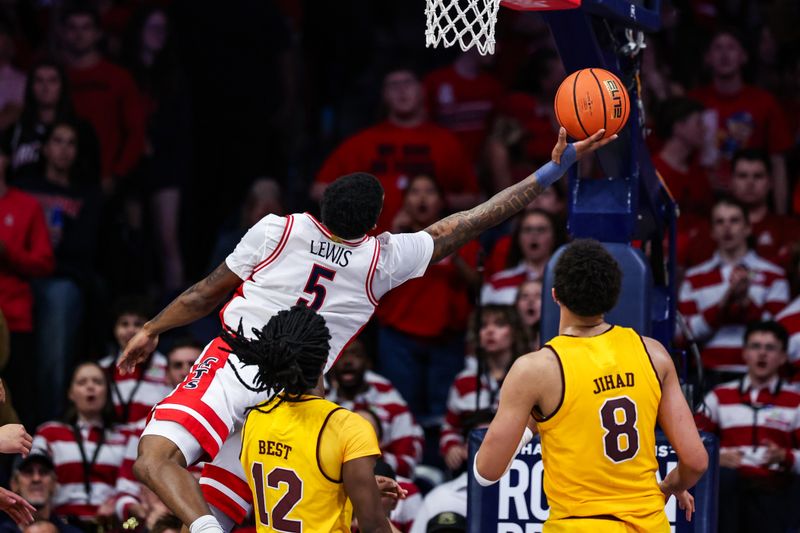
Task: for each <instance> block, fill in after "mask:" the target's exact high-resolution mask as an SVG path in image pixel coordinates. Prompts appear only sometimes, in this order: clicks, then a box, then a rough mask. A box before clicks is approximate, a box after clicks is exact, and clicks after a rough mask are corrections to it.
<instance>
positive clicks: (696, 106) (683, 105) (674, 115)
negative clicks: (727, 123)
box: [656, 96, 705, 141]
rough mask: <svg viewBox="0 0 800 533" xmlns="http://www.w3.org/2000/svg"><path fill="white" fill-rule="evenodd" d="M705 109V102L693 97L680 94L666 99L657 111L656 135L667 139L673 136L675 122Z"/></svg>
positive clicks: (664, 139)
mask: <svg viewBox="0 0 800 533" xmlns="http://www.w3.org/2000/svg"><path fill="white" fill-rule="evenodd" d="M704 109H705V107H703V104H701V103H700V102H698V101H696V100H692V99H691V98H685V97H682V96H680V97H675V98H668V99H667V100H664V101H663V102H662V103H661V105H659V106H658V111H657V113H656V135H658V137H659V139H661V140H663V141H666V140H667V139H669V138H670V137H672V129H673V128H674V127H675V124H677V123H678V122H681V121H683V120H686V119H687V118H688V117H689V116H691V115H692V114H693V113H699V112H701V111H703V110H704Z"/></svg>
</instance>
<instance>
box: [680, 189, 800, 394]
mask: <svg viewBox="0 0 800 533" xmlns="http://www.w3.org/2000/svg"><path fill="white" fill-rule="evenodd" d="M750 232H751V226H750V222H749V221H748V214H747V208H746V207H745V206H744V205H742V204H741V203H740V202H738V201H737V200H734V199H731V198H724V199H722V200H718V201H717V202H716V203H715V204H714V207H713V209H712V210H711V238H712V239H713V240H714V242H716V244H717V250H716V252H715V253H714V257H712V258H711V259H709V260H708V261H706V262H704V263H701V264H700V265H698V266H696V267H694V268H691V269H689V271H688V272H687V273H686V279H684V281H683V283H682V285H681V289H680V295H679V303H678V308H679V310H680V312H681V313H682V314H683V316H684V317H685V318H686V321H687V322H688V324H689V329H690V330H691V333H692V335H693V336H694V338H695V339H696V340H697V341H698V342H700V343H701V345H702V359H703V366H704V367H705V368H706V369H707V370H708V371H709V372H707V377H708V378H709V379H710V381H709V383H710V384H711V385H714V384H716V383H719V382H720V381H723V380H725V379H726V378H727V377H729V376H726V375H725V373H735V374H741V373H743V372H744V371H745V370H746V367H745V366H744V362H743V361H742V355H741V353H742V352H741V349H742V344H741V343H742V334H743V333H744V331H745V324H747V323H748V322H751V321H753V320H766V319H769V318H772V317H774V316H775V315H777V314H778V313H779V312H780V311H781V310H782V309H783V308H784V307H785V306H786V304H787V303H788V301H789V284H788V282H787V281H786V278H785V277H784V273H783V270H782V269H781V268H780V267H778V266H776V265H774V264H772V263H770V262H768V261H767V260H765V259H763V258H761V257H760V256H759V255H758V254H756V253H755V252H754V251H753V250H750V249H749V247H748V242H747V241H748V238H749V237H750Z"/></svg>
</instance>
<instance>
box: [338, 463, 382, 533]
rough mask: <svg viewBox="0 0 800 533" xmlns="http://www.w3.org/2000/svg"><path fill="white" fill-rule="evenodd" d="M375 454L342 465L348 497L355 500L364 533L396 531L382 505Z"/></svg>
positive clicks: (360, 525)
mask: <svg viewBox="0 0 800 533" xmlns="http://www.w3.org/2000/svg"><path fill="white" fill-rule="evenodd" d="M375 459H376V457H375V456H370V457H359V458H358V459H353V460H352V461H347V462H346V463H344V464H343V465H342V481H343V482H344V490H345V492H346V493H347V497H348V498H350V501H352V502H353V512H354V514H355V515H356V518H357V519H358V528H359V530H360V531H362V532H363V533H368V532H369V533H390V532H391V531H394V530H393V529H392V527H391V525H390V523H389V519H388V518H387V517H386V515H385V514H384V512H383V507H382V506H381V495H380V492H379V490H378V484H377V482H376V481H375V474H374V469H375Z"/></svg>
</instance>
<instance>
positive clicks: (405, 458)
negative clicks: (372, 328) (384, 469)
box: [326, 339, 423, 478]
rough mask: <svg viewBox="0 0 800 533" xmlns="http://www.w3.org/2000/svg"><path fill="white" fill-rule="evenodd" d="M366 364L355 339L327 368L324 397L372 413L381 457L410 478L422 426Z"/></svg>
mask: <svg viewBox="0 0 800 533" xmlns="http://www.w3.org/2000/svg"><path fill="white" fill-rule="evenodd" d="M368 367H369V358H368V357H367V351H366V348H365V347H364V343H363V342H361V341H360V340H358V339H355V340H354V341H353V342H351V343H350V345H348V346H347V348H345V349H344V351H343V352H342V355H341V356H340V357H339V360H338V361H336V364H334V365H333V368H331V372H330V374H329V376H330V388H329V390H328V391H327V394H326V397H327V399H328V400H330V401H332V402H335V403H338V404H339V405H341V406H342V407H344V408H346V409H349V410H351V411H356V412H358V411H362V410H365V411H370V412H371V413H373V414H374V416H375V417H376V418H377V420H378V423H379V428H378V430H377V431H376V433H377V434H378V442H379V443H380V447H381V452H382V453H383V460H384V461H385V462H386V463H387V464H388V465H389V466H391V467H392V469H393V470H394V471H395V472H397V474H398V475H401V476H403V477H407V478H411V477H413V476H414V467H415V466H416V464H417V463H418V462H419V460H420V459H422V444H423V433H422V428H420V427H419V425H417V422H416V420H414V415H413V414H411V411H409V409H408V406H407V405H406V402H405V401H404V400H403V398H402V396H400V394H399V393H398V392H397V390H396V389H395V388H394V387H393V386H392V383H391V382H389V380H387V379H386V378H384V377H382V376H380V375H378V374H376V373H375V372H373V371H372V370H369V369H368Z"/></svg>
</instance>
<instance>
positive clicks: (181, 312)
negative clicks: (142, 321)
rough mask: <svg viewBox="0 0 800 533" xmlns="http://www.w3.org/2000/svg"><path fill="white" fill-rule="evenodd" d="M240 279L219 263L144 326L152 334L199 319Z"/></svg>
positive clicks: (235, 285) (225, 295)
mask: <svg viewBox="0 0 800 533" xmlns="http://www.w3.org/2000/svg"><path fill="white" fill-rule="evenodd" d="M241 282H242V280H241V279H239V277H238V276H237V275H236V274H234V273H233V272H231V271H230V269H229V268H228V267H227V265H226V264H225V263H222V264H221V265H219V266H218V267H217V268H216V269H214V271H213V272H212V273H211V274H209V275H208V276H207V277H206V278H205V279H202V280H200V281H198V282H197V283H195V284H194V285H192V286H191V287H189V288H188V289H186V290H185V291H183V293H182V294H181V295H180V296H178V297H177V298H175V299H174V300H172V302H170V303H169V305H167V306H166V307H165V308H164V309H162V310H161V312H160V313H158V315H156V317H155V318H153V319H152V320H150V321H149V322H148V323H147V324H146V326H145V327H146V328H147V329H148V330H149V331H151V332H152V333H155V334H161V333H163V332H165V331H168V330H170V329H172V328H176V327H178V326H183V325H185V324H188V323H190V322H193V321H195V320H197V319H198V318H202V317H204V316H206V315H207V314H208V313H210V312H211V311H212V310H213V309H214V308H215V307H216V306H217V305H219V304H220V303H221V302H222V300H224V299H225V297H227V296H228V294H229V293H230V291H232V290H233V289H235V288H236V287H237V286H239V284H241Z"/></svg>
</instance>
